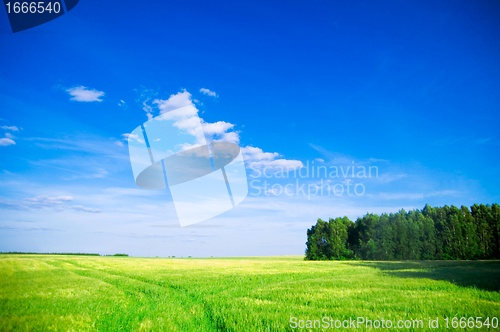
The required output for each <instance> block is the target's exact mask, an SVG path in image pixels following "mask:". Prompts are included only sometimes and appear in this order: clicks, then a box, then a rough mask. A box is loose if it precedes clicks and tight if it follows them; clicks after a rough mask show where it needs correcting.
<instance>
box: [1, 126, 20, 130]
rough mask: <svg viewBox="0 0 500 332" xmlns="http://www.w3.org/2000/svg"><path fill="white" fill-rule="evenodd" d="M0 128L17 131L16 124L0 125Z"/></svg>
mask: <svg viewBox="0 0 500 332" xmlns="http://www.w3.org/2000/svg"><path fill="white" fill-rule="evenodd" d="M0 128H2V129H5V130H11V131H19V128H17V127H16V126H2V127H0Z"/></svg>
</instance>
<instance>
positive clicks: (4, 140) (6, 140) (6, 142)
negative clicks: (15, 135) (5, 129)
mask: <svg viewBox="0 0 500 332" xmlns="http://www.w3.org/2000/svg"><path fill="white" fill-rule="evenodd" d="M15 144H16V142H14V141H13V140H11V139H10V138H0V146H8V145H15Z"/></svg>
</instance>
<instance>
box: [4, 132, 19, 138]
mask: <svg viewBox="0 0 500 332" xmlns="http://www.w3.org/2000/svg"><path fill="white" fill-rule="evenodd" d="M5 137H7V138H10V139H14V138H17V137H16V136H14V135H12V134H11V133H5Z"/></svg>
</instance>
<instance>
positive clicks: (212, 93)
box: [200, 88, 219, 98]
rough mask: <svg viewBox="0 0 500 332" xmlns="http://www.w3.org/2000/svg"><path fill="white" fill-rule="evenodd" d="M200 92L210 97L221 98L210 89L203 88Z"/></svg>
mask: <svg viewBox="0 0 500 332" xmlns="http://www.w3.org/2000/svg"><path fill="white" fill-rule="evenodd" d="M200 92H201V93H203V94H204V95H207V96H210V97H215V98H217V97H219V96H218V95H217V94H216V93H215V92H214V91H210V90H209V89H205V88H201V89H200Z"/></svg>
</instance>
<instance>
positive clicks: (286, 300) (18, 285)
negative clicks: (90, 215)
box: [0, 255, 500, 331]
mask: <svg viewBox="0 0 500 332" xmlns="http://www.w3.org/2000/svg"><path fill="white" fill-rule="evenodd" d="M499 289H500V262H498V261H471V262H463V261H460V262H458V261H432V262H365V261H303V260H302V257H299V256H279V257H254V258H252V257H250V258H204V259H195V258H131V257H98V256H97V257H92V256H60V255H0V330H1V331H292V330H302V331H305V330H309V329H306V328H304V329H300V328H296V329H292V328H291V327H290V318H291V317H296V318H297V319H298V320H304V324H305V323H306V322H305V321H306V320H308V319H309V320H321V319H322V318H323V317H331V318H332V319H333V321H335V320H337V319H338V320H341V321H343V320H346V319H347V320H349V318H352V319H354V320H355V319H356V318H357V317H366V318H368V319H372V320H380V319H382V318H383V319H384V320H391V322H392V323H393V324H396V323H397V321H398V320H402V321H406V320H422V321H423V323H424V328H413V327H412V328H403V329H399V328H397V327H396V326H393V328H391V329H387V328H386V329H382V328H378V329H375V328H373V330H385V331H399V330H404V331H417V330H420V331H421V330H429V328H428V321H429V317H432V319H436V317H439V324H440V327H439V328H437V329H432V330H433V331H445V330H452V329H451V328H450V329H446V328H444V327H443V324H445V322H444V320H443V319H444V318H445V317H449V319H450V320H449V322H450V325H451V319H452V318H453V317H457V318H460V317H467V318H468V317H474V318H475V317H482V320H483V321H484V319H485V318H486V317H490V321H491V317H499V316H500V294H499V293H498V290H499ZM313 330H316V331H320V330H322V329H320V328H317V329H313ZM329 330H336V329H335V328H333V329H329ZM356 330H371V329H369V328H368V329H366V328H365V327H364V325H361V326H360V328H358V329H356ZM456 330H457V331H458V330H463V329H460V328H458V329H456ZM467 330H471V331H472V330H475V331H480V330H492V331H495V330H497V331H498V330H500V328H498V327H497V328H496V329H493V328H492V327H491V326H490V328H489V329H488V328H485V327H484V326H483V327H481V328H471V329H467Z"/></svg>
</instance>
